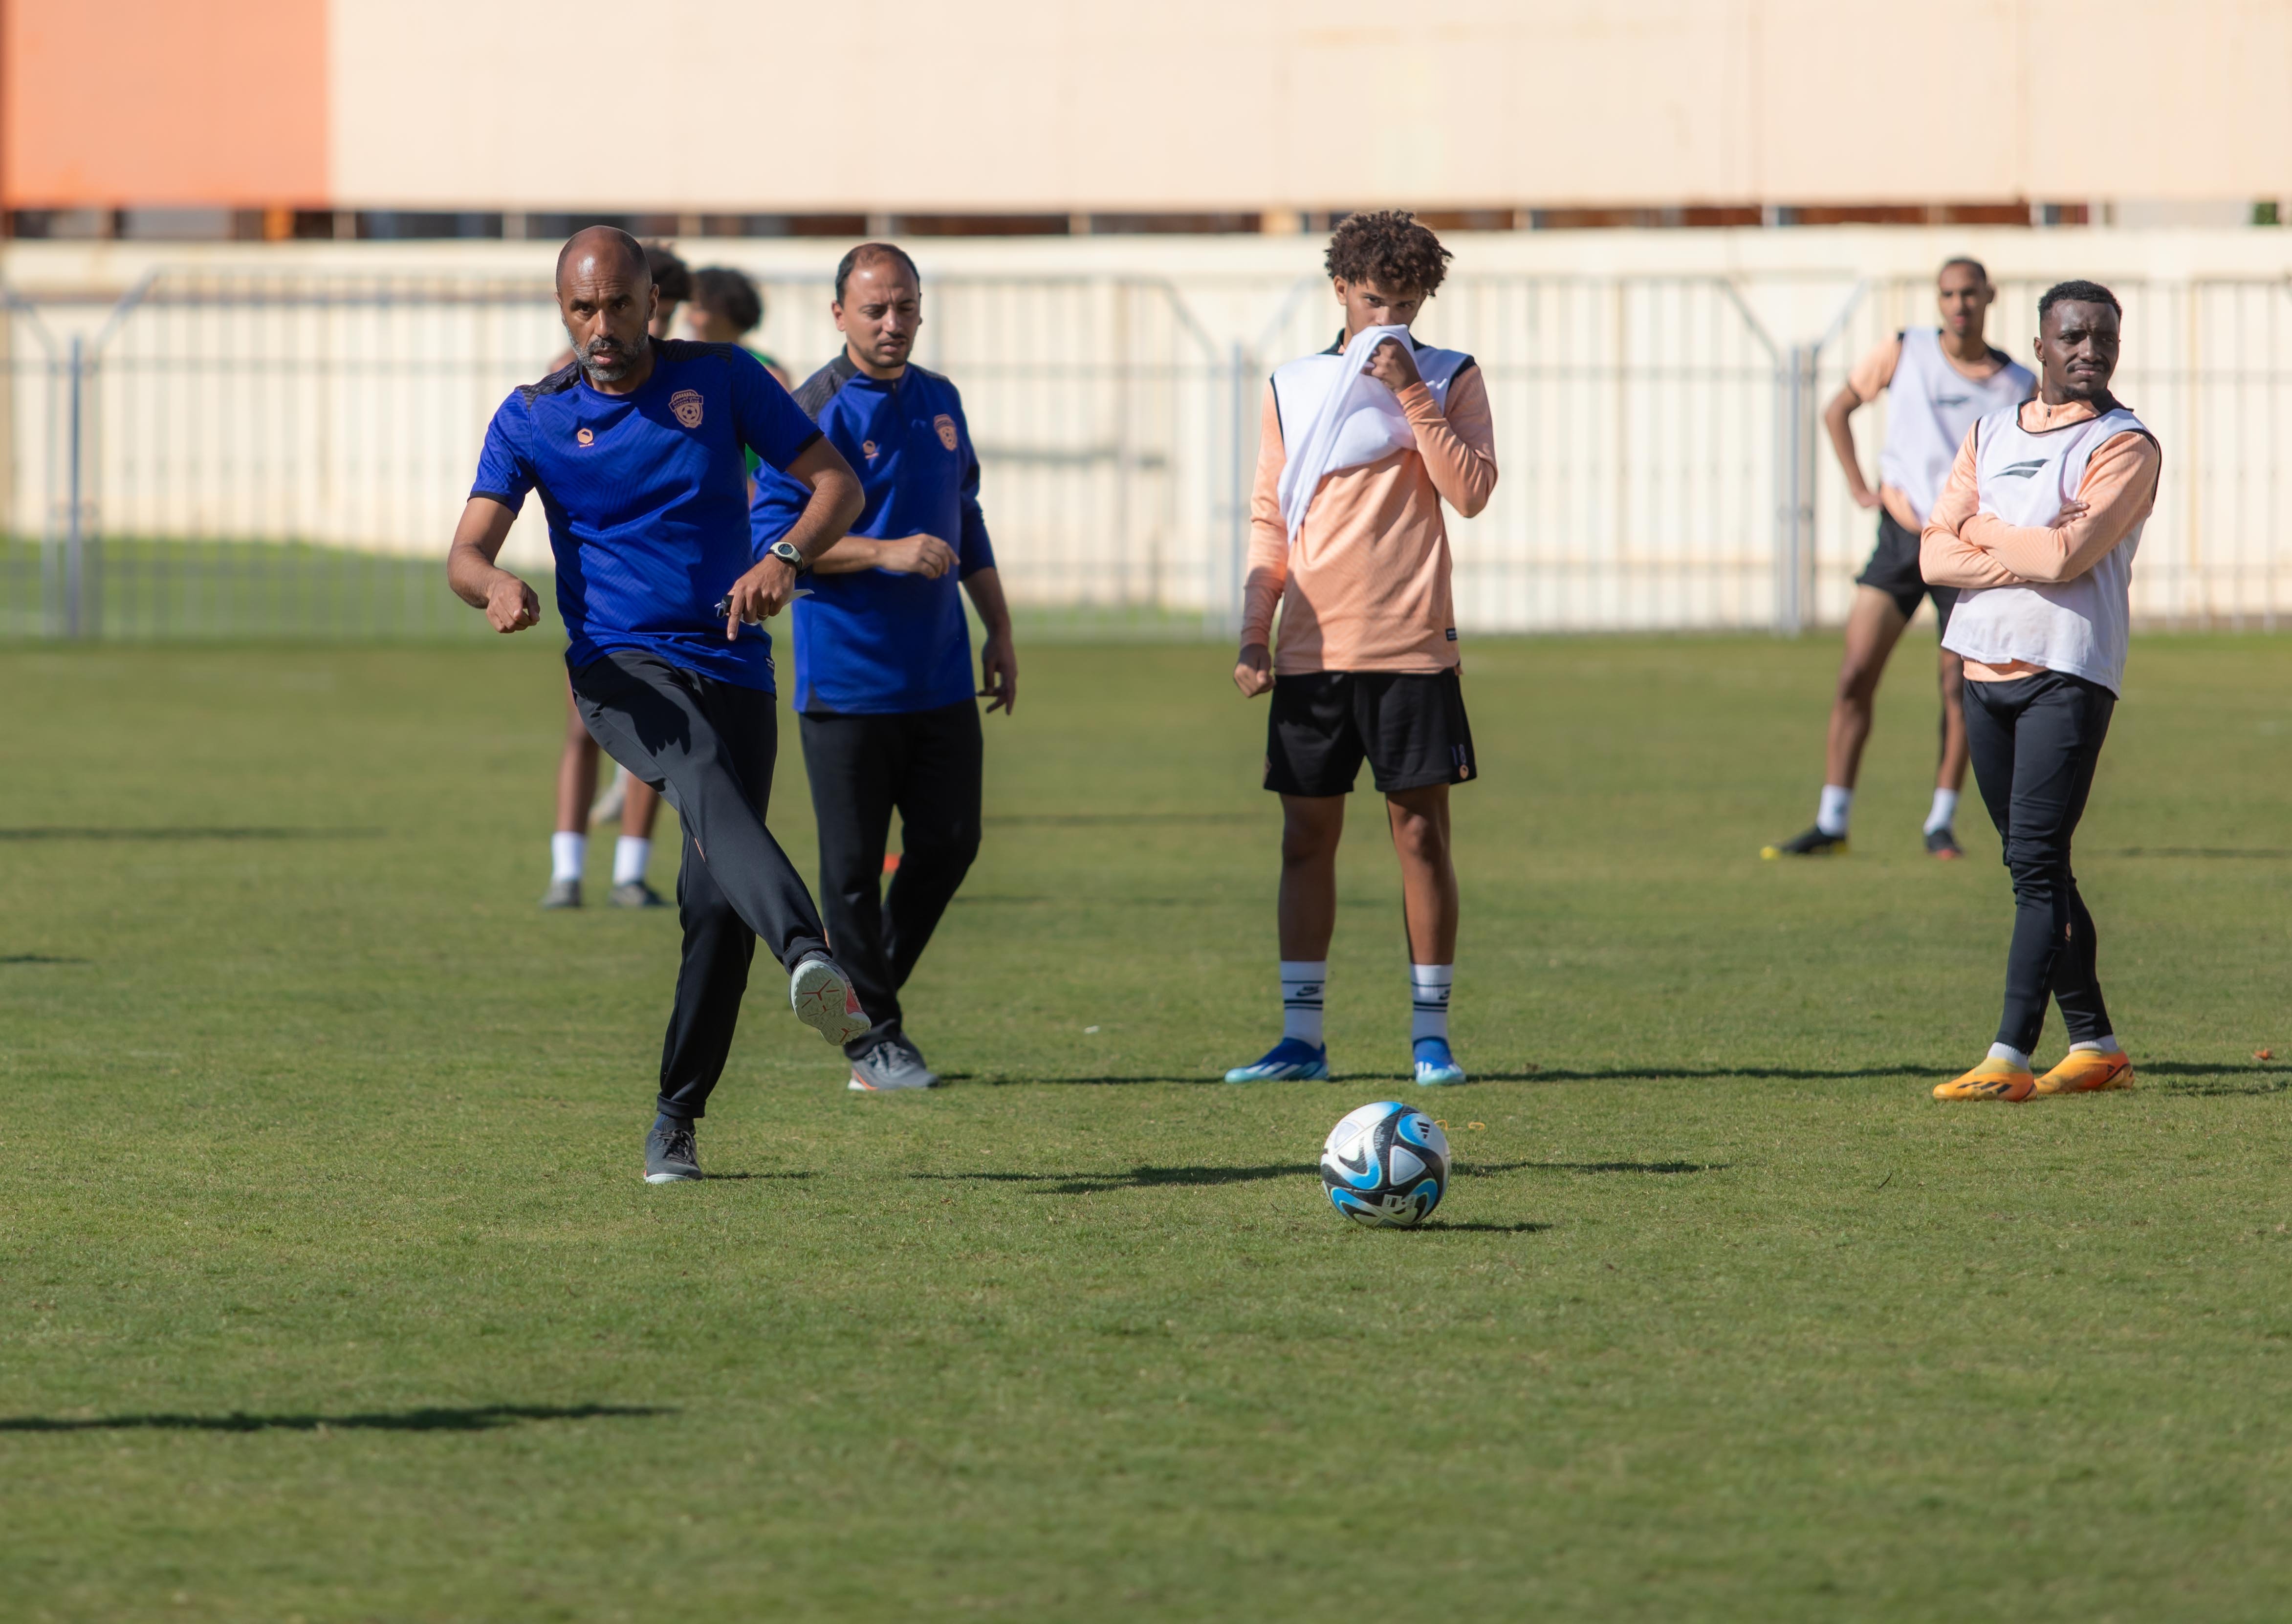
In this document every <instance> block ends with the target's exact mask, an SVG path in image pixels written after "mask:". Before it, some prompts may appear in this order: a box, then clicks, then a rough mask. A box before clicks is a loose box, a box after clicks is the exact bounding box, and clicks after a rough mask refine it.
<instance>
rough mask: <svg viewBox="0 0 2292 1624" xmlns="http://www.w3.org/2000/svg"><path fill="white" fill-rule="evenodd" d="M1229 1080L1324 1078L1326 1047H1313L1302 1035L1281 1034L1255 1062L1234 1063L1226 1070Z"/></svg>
mask: <svg viewBox="0 0 2292 1624" xmlns="http://www.w3.org/2000/svg"><path fill="white" fill-rule="evenodd" d="M1225 1080H1226V1081H1228V1082H1327V1081H1328V1080H1329V1050H1328V1046H1327V1045H1326V1044H1325V1045H1323V1046H1322V1047H1321V1048H1320V1049H1316V1048H1314V1047H1313V1046H1312V1045H1311V1043H1308V1042H1307V1041H1305V1040H1304V1039H1303V1038H1284V1039H1282V1040H1281V1041H1279V1043H1276V1044H1275V1045H1274V1046H1273V1047H1272V1048H1271V1049H1268V1050H1267V1051H1266V1055H1265V1058H1263V1060H1260V1061H1259V1062H1258V1063H1257V1064H1256V1065H1237V1066H1235V1067H1234V1068H1233V1070H1231V1071H1230V1072H1228V1073H1226V1074H1225Z"/></svg>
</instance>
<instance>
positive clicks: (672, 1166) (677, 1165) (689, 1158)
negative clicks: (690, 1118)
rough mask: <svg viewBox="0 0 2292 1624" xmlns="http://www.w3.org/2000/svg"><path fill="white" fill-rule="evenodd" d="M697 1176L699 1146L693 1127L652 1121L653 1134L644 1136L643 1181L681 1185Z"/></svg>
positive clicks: (677, 1123) (689, 1124)
mask: <svg viewBox="0 0 2292 1624" xmlns="http://www.w3.org/2000/svg"><path fill="white" fill-rule="evenodd" d="M700 1177H702V1174H701V1171H700V1146H699V1145H698V1142H697V1141H696V1140H695V1139H694V1138H693V1134H692V1124H691V1123H690V1122H670V1121H668V1120H667V1119H666V1118H665V1117H658V1116H657V1117H655V1118H653V1122H652V1131H651V1132H650V1133H648V1134H646V1135H645V1182H646V1183H647V1184H681V1183H682V1182H683V1181H684V1180H686V1179H688V1178H700Z"/></svg>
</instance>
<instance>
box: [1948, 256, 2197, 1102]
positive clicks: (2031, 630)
mask: <svg viewBox="0 0 2292 1624" xmlns="http://www.w3.org/2000/svg"><path fill="white" fill-rule="evenodd" d="M2121 314H2122V311H2121V309H2120V307H2119V306H2118V302H2117V296H2116V295H2115V294H2114V293H2110V291H2109V290H2108V289H2107V288H2105V287H2102V285H2099V284H2098V283H2094V282H2063V283H2061V284H2059V285H2056V286H2054V287H2052V288H2049V289H2048V290H2046V294H2045V296H2044V297H2043V298H2042V299H2040V300H2039V301H2038V343H2037V350H2038V365H2039V367H2040V370H2041V374H2042V377H2043V382H2042V383H2041V384H2040V386H2039V390H2038V398H2036V399H2035V400H2031V401H2030V402H2028V403H2026V404H2024V405H2022V406H2017V407H2011V408H2008V409H2006V410H2004V411H1999V412H1995V413H1992V414H1990V415H1989V416H1987V417H1985V418H1983V419H1982V420H1981V422H1978V423H1976V424H1975V425H1974V426H1973V432H1971V433H1970V434H1968V435H1967V436H1966V437H1965V444H1964V445H1963V446H1960V447H1959V448H1958V453H1957V461H1956V462H1955V463H1954V464H1953V465H1952V466H1951V469H1950V474H1949V485H1948V486H1945V487H1944V489H1943V491H1942V494H1941V497H1940V499H1939V500H1938V501H1936V502H1935V503H1934V508H1933V513H1932V515H1931V516H1930V517H1929V518H1928V519H1927V520H1926V527H1925V535H1924V536H1923V537H1922V538H1921V546H1920V551H1919V559H1920V563H1921V565H1922V566H1923V567H1924V569H1925V578H1926V579H1927V580H1929V581H1931V582H1933V583H1935V584H1937V585H1944V586H1952V587H1956V588H1957V589H1958V591H1959V597H1958V600H1957V612H1956V613H1955V614H1953V615H1951V616H1950V621H1949V636H1948V637H1947V638H1946V639H1944V646H1945V647H1949V649H1951V650H1952V651H1953V652H1955V653H1956V654H1957V655H1958V656H1959V657H1960V658H1962V659H1963V660H1964V661H1965V727H1966V744H1967V745H1968V747H1969V749H1970V750H1971V752H1972V753H1973V778H1974V782H1975V783H1976V784H1979V785H1980V786H1981V800H1982V804H1983V805H1984V806H1985V807H1987V808H1989V818H1990V821H1991V822H1992V823H1994V824H1997V834H1998V838H1999V839H2000V840H2002V841H2003V842H2004V844H2005V851H2006V867H2007V868H2008V869H2009V870H2010V871H2011V872H2012V873H2013V876H2014V942H2013V946H2012V948H2011V949H2010V951H2009V953H2008V954H2007V957H2006V1011H2005V1016H2004V1018H2003V1019H2002V1020H2000V1022H1999V1023H1998V1027H1997V1041H1996V1042H1995V1043H1993V1044H1991V1045H1990V1047H1989V1056H1988V1057H1986V1058H1984V1059H1983V1060H1982V1061H1981V1064H1980V1065H1976V1066H1975V1067H1974V1068H1973V1070H1972V1071H1970V1072H1967V1073H1965V1074H1964V1075H1963V1076H1960V1077H1957V1078H1955V1079H1953V1080H1952V1081H1949V1082H1944V1083H1941V1084H1938V1085H1936V1087H1935V1089H1934V1097H1935V1098H1936V1099H1959V1100H1985V1099H1994V1100H2022V1099H2027V1098H2029V1097H2030V1096H2031V1095H2033V1094H2084V1093H2091V1092H2095V1091H2098V1090H2102V1089H2124V1088H2130V1087H2131V1086H2132V1084H2133V1065H2132V1062H2131V1061H2130V1060H2128V1059H2127V1057H2126V1055H2125V1050H2124V1049H2123V1048H2122V1047H2121V1046H2120V1045H2119V1044H2118V1041H2117V1035H2116V1032H2115V1029H2114V1028H2113V1027H2112V1025H2110V1018H2109V1010H2108V1008H2107V1006H2106V1005H2105V1004H2103V1003H2102V996H2101V980H2100V977H2099V974H2098V971H2097V965H2096V955H2095V948H2096V943H2095V940H2094V926H2093V915H2092V914H2091V913H2089V912H2086V905H2085V899H2084V898H2083V897H2082V896H2079V895H2078V883H2077V877H2076V875H2075V874H2074V873H2072V872H2070V837H2071V836H2072V835H2073V834H2075V833H2076V832H2077V825H2078V819H2079V818H2080V817H2081V816H2084V813H2085V805H2086V795H2087V794H2088V793H2090V792H2091V791H2092V789H2093V775H2094V767H2095V765H2096V764H2097V763H2098V762H2099V760H2100V759H2101V746H2102V740H2103V739H2105V738H2107V737H2108V736H2109V719H2110V713H2111V712H2113V711H2114V710H2115V709H2116V707H2117V695H2118V689H2119V688H2120V687H2122V686H2123V683H2124V679H2125V653H2126V638H2127V630H2128V628H2129V625H2130V623H2131V618H2132V606H2131V597H2132V588H2133V555H2134V553H2135V551H2137V550H2138V549H2139V548H2140V545H2141V530H2142V527H2143V524H2144V523H2145V522H2146V521H2147V519H2148V518H2149V514H2150V511H2151V509H2153V508H2154V507H2155V506H2156V502H2157V479H2158V475H2159V471H2160V470H2161V469H2162V468H2163V465H2164V457H2163V454H2162V453H2160V452H2159V449H2158V446H2157V439H2156V437H2155V436H2154V435H2152V434H2151V433H2150V432H2149V430H2147V429H2145V428H2144V427H2143V426H2142V422H2141V420H2140V419H2139V418H2138V417H2135V415H2134V414H2132V413H2131V412H2130V411H2128V410H2127V409H2126V408H2125V407H2124V406H2120V405H2119V404H2118V401H2117V398H2116V397H2114V396H2113V395H2111V394H2110V392H2109V381H2110V376H2111V375H2112V374H2114V373H2115V372H2116V370H2117V355H2118V322H2119V318H2120V316H2121ZM2048 996H2050V997H2051V998H2052V1000H2053V1001H2054V1002H2055V1003H2057V1004H2059V1005H2060V1006H2061V1009H2062V1025H2065V1026H2067V1027H2068V1028H2069V1034H2070V1052H2069V1053H2068V1055H2067V1056H2066V1057H2063V1058H2062V1062H2061V1064H2059V1065H2055V1066H2054V1068H2053V1069H2052V1070H2051V1071H2048V1072H2047V1073H2046V1074H2045V1075H2044V1076H2042V1077H2038V1076H2034V1075H2032V1074H2031V1072H2030V1056H2031V1055H2032V1053H2033V1052H2034V1051H2035V1050H2036V1049H2037V1047H2038V1034H2039V1033H2041V1032H2042V1031H2043V1030H2044V1029H2045V1024H2046V999H2047V998H2048Z"/></svg>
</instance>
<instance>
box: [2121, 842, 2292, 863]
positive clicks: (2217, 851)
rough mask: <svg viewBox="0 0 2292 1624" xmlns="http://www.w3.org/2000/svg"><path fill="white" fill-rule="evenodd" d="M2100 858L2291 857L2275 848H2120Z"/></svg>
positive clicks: (2288, 852) (2284, 850)
mask: <svg viewBox="0 0 2292 1624" xmlns="http://www.w3.org/2000/svg"><path fill="white" fill-rule="evenodd" d="M2094 855H2095V856H2102V857H2258V858H2260V859H2262V860H2263V861H2266V860H2268V859H2271V858H2275V859H2282V858H2285V857H2292V851H2288V850H2286V849H2284V848H2281V847H2277V846H2246V847H2238V846H2121V847H2119V848H2118V849H2117V850H2115V851H2103V852H2096V853H2095V854H2094Z"/></svg>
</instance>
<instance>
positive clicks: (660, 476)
mask: <svg viewBox="0 0 2292 1624" xmlns="http://www.w3.org/2000/svg"><path fill="white" fill-rule="evenodd" d="M652 347H653V368H652V376H651V377H650V378H648V379H646V380H645V382H644V387H643V388H642V389H640V390H637V391H636V392H635V393H634V394H633V395H606V394H601V393H599V392H598V391H597V390H594V389H593V388H591V387H590V385H589V382H588V380H587V379H586V378H585V377H584V376H583V375H582V372H581V368H580V365H579V363H577V362H576V363H573V364H571V365H569V366H565V367H564V368H563V369H561V370H560V371H558V372H553V373H552V374H549V376H547V377H546V378H544V379H543V380H542V381H541V382H538V383H529V384H522V385H521V386H519V387H518V388H517V389H515V390H511V391H510V396H509V398H508V399H506V400H504V401H503V402H502V403H501V406H500V409H499V410H497V411H496V412H495V414H494V420H493V422H492V424H491V425H490V426H489V427H488V429H487V430H486V446H485V450H484V451H483V452H482V453H480V455H479V457H478V478H477V481H476V484H475V485H474V486H472V489H471V491H470V494H471V495H472V496H486V497H490V498H491V499H492V500H494V501H496V502H500V503H501V504H502V505H503V506H504V507H505V508H507V509H509V511H511V512H512V513H514V512H516V511H518V510H519V509H520V508H521V507H523V506H524V505H525V495H526V493H527V492H528V491H530V490H537V491H539V492H540V493H541V505H542V509H543V511H545V512H546V513H547V514H548V516H549V545H550V550H551V551H553V553H555V554H556V558H557V611H558V613H559V614H560V615H562V616H563V617H564V620H565V630H566V631H567V633H568V634H569V641H568V643H567V645H566V649H565V663H566V664H567V665H568V666H569V667H571V668H572V669H574V670H576V671H577V670H579V669H580V668H581V667H582V666H585V665H587V664H589V663H592V662H593V661H594V660H595V659H596V658H597V657H598V656H599V655H601V654H603V653H604V652H605V651H606V650H607V649H609V648H634V649H642V650H643V651H644V652H646V653H648V654H653V655H659V656H660V657H661V658H662V659H664V660H666V661H667V662H668V663H670V664H672V665H681V666H682V667H684V668H685V669H686V670H688V671H698V672H700V673H701V674H702V675H703V676H708V677H714V678H718V679H721V680H722V681H725V682H730V683H735V684H738V686H739V687H750V688H762V689H763V690H764V692H766V693H768V694H769V693H771V691H772V640H771V636H770V635H769V634H767V633H766V632H765V631H764V630H763V628H762V627H760V626H743V627H741V628H740V635H739V637H738V639H735V640H731V641H728V640H726V639H725V636H724V621H723V617H722V615H712V614H711V613H710V612H709V610H710V607H711V606H713V605H714V603H715V602H716V601H717V599H720V598H722V597H723V595H724V593H725V591H727V589H729V588H730V586H731V584H732V583H734V582H735V581H737V580H738V579H739V578H740V577H741V576H742V575H746V574H747V572H748V570H749V569H751V568H752V567H755V562H756V557H755V553H754V552H753V551H751V550H750V547H749V540H748V515H747V506H748V477H747V459H746V457H745V456H744V455H743V454H742V448H743V447H747V448H748V449H752V450H754V451H755V454H757V455H758V456H760V457H762V458H763V460H764V463H765V467H766V470H774V469H785V468H787V465H788V464H789V463H791V462H795V460H796V458H797V457H798V456H800V455H802V454H803V452H804V450H805V448H806V447H808V446H810V445H811V443H812V442H813V441H814V440H816V439H818V438H819V429H818V427H816V426H815V425H814V424H813V422H812V421H811V419H810V418H809V417H807V416H805V415H804V413H803V408H802V407H800V406H797V405H796V404H795V401H794V400H793V399H791V398H789V396H788V392H787V390H784V389H782V388H781V387H780V385H779V380H778V379H776V378H774V377H773V376H772V375H771V374H770V373H768V372H766V371H765V370H764V369H763V365H762V364H761V363H759V362H758V361H757V359H756V358H755V357H754V356H752V355H750V354H749V353H748V352H747V350H742V349H740V348H739V347H738V345H735V344H696V343H688V342H684V341H682V340H676V339H672V340H666V341H664V340H660V339H655V340H653V341H652ZM771 477H772V478H780V479H784V480H786V483H787V485H788V486H790V487H791V488H792V489H794V490H795V491H796V492H799V493H801V494H800V495H799V496H798V497H797V498H796V506H797V508H798V509H799V510H801V509H802V507H803V502H805V501H807V500H809V499H810V495H811V491H810V487H809V486H805V485H804V484H803V482H802V481H801V480H796V479H788V478H787V476H786V475H785V474H773V475H771ZM790 522H791V523H793V522H794V520H793V516H791V519H790Z"/></svg>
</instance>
